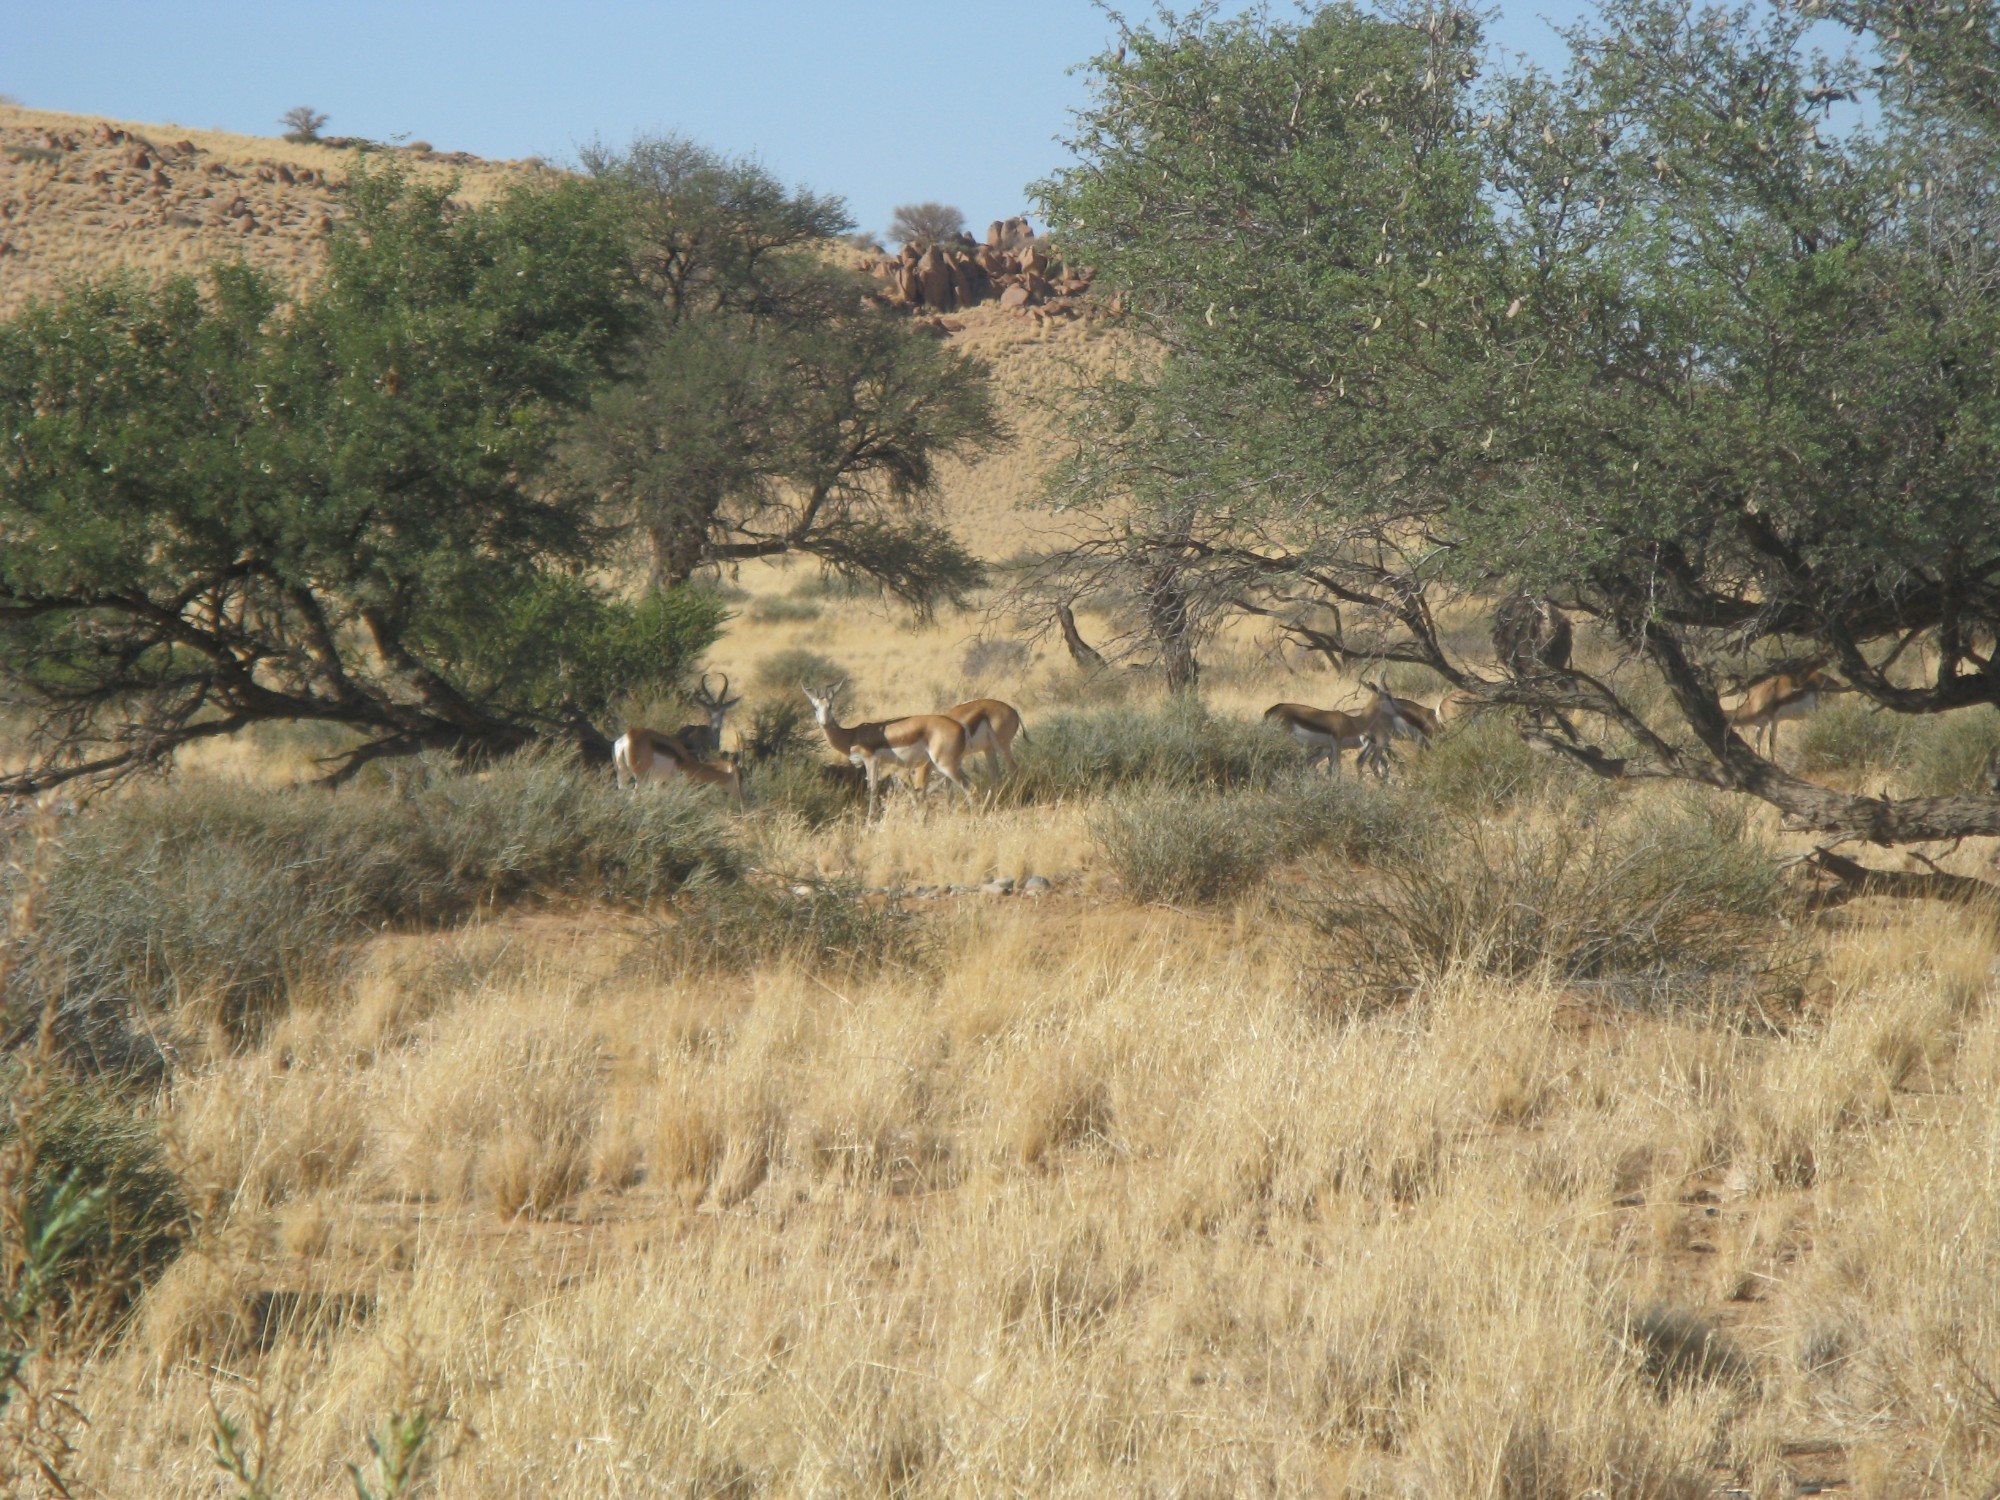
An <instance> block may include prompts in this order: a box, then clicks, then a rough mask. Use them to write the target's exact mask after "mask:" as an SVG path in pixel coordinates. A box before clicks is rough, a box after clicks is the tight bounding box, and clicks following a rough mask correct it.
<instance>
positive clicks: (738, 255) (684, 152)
mask: <svg viewBox="0 0 2000 1500" xmlns="http://www.w3.org/2000/svg"><path fill="white" fill-rule="evenodd" d="M586 164H587V165H588V166H589V168H590V169H591V171H592V172H593V173H594V174H595V175H596V178H597V180H598V181H600V182H601V183H604V184H606V185H608V186H611V187H612V188H614V189H615V190H616V191H617V192H618V193H619V194H620V196H621V197H622V198H623V200H624V201H625V202H626V203H627V204H628V205H629V209H630V212H631V213H632V215H633V219H634V222H635V224H636V226H637V238H638V244H639V249H638V261H639V265H640V268H641V282H642V286H643V288H644V290H645V292H646V294H647V296H648V297H649V298H650V300H651V302H652V304H653V308H654V311H653V316H652V319H651V323H650V326H649V327H648V329H647V331H646V333H645V335H644V336H643V338H642V340H641V344H640V352H639V354H638V355H637V357H636V359H635V361H634V363H633V365H632V367H631V369H630V370H629V371H628V372H627V373H628V378H627V379H625V380H624V381H623V382H622V383H621V384H620V386H619V387H618V388H617V389H616V390H615V391H613V392H610V393H608V394H607V395H606V396H605V397H603V398H602V399H600V400H599V401H597V402H596V403H595V405H594V406H593V409H592V411H591V413H590V415H589V416H588V418H587V419H586V420H585V421H583V422H582V423H581V424H579V426H578V428H577V429H576V432H575V434H574V436H573V438H572V439H571V441H570V442H569V443H568V444H567V445H566V450H565V456H566V464H567V466H568V468H569V470H570V472H571V473H572V474H573V475H575V476H576V477H577V478H578V479H579V480H580V481H581V483H582V484H583V485H584V486H586V487H587V488H589V489H591V490H593V491H595V492H596V493H598V494H600V495H602V496H604V497H605V498H606V499H608V500H609V501H610V502H611V504H612V507H613V513H614V514H615V515H617V516H619V517H621V518H629V520H630V521H631V522H632V523H633V524H634V525H636V527H637V529H638V530H639V531H640V533H641V534H642V535H643V536H644V537H645V539H646V542H647V544H648V547H649V549H650V552H651V556H652V570H653V577H654V580H655V582H656V583H658V584H660V585H662V586H671V585H673V584H677V583H680V582H683V581H685V580H686V579H688V578H689V577H690V576H692V575H693V574H694V572H695V571H696V570H698V569H700V568H702V567H704V566H711V565H717V564H721V565H727V564H729V563H733V562H739V561H743V560H745V559H749V558H755V557H768V556H775V555H778V554H783V553H803V554H805V555H808V556H812V557H817V558H819V559H820V560H821V561H822V562H824V563H825V564H827V565H828V566H830V567H833V568H836V569H838V570H840V571H842V572H845V573H848V574H850V575H853V576H857V577H865V578H868V579H871V580H873V581H875V582H876V583H878V584H880V585H882V586H883V587H884V588H886V589H888V590H889V591H891V592H893V593H895V594H896V595H898V596H899V597H901V598H903V599H905V600H907V601H908V602H909V603H911V604H913V605H914V606H916V607H917V608H918V609H919V610H928V609H930V608H931V607H933V606H935V605H936V604H938V603H941V602H945V601H948V600H957V599H959V598H961V597H962V596H963V595H964V594H965V592H966V591H967V590H968V589H970V588H971V587H973V586H974V585H976V584H977V583H978V582H979V580H980V578H981V577H982V576H983V574H982V571H981V569H980V566H979V563H978V561H977V560H976V559H975V558H974V557H973V556H972V555H971V554H970V553H969V552H967V551H966V550H965V548H964V547H963V546H961V545H960V544H958V543H957V542H956V541H955V540H954V539H953V538H952V537H951V535H950V533H949V531H947V530H946V529H945V528H944V527H942V526H941V525H940V524H939V523H938V521H937V518H936V516H935V514H934V510H933V500H934V495H935V487H936V481H937V466H938V464H939V463H940V462H941V461H943V460H944V459H946V458H947V457H962V458H963V457H973V456H976V455H978V454H980V453H983V452H986V451H989V450H991V449H992V448H994V447H995V446H997V445H998V444H1000V443H1001V442H1003V441H1004V439H1005V436H1006V434H1005V429H1004V427H1003V425H1002V423H1001V421H1000V419H999V417H998V414H997V413H996V411H995V409H994V406H993V401H992V397H991V392H990V384H989V377H988V375H987V372H986V370H985V368H984V367H983V366H982V365H980V364H979V363H978V362H977V361H975V360H973V359H971V358H969V357H967V356H964V355H961V354H959V353H957V352H955V351H953V350H951V349H950V348H948V347H946V346H945V345H943V344H941V343H939V342H938V341H937V340H936V339H935V338H933V337H930V336H929V335H928V334H926V333H920V332H918V331H916V330H914V329H913V328H912V327H911V326H910V325H909V323H908V322H907V321H906V320H899V319H897V318H895V317H894V316H892V315H891V314H889V313H888V312H886V311H885V310H884V309H882V308H880V307H878V306H877V305H875V303H874V302H872V301H871V300H870V299H869V297H868V296H867V291H868V287H867V284H866V282H865V280H864V279H863V278H862V277H860V276H859V275H858V274H857V273H853V272H850V271H846V270H843V269H841V268H839V267H837V266H835V265H832V264H830V263H829V262H828V261H827V260H826V258H825V253H824V240H825V238H826V237H827V236H829V235H832V234H835V233H838V232H840V231H842V230H844V229H846V228H848V227H850V225H849V222H848V219H847V217H846V210H845V208H844V207H843V206H842V205H841V204H840V202H839V200H837V199H831V198H821V197H817V196H815V195H813V194H810V193H807V192H805V191H804V190H799V191H796V192H794V191H790V190H787V189H785V188H784V187H783V186H782V185H780V184H779V183H777V182H776V180H775V179H773V178H772V177H771V176H770V174H769V173H768V172H766V171H765V170H764V169H763V168H762V167H761V166H758V165H757V164H756V163H754V162H744V161H735V160H731V159H729V158H727V157H723V156H720V155H718V154H716V153H714V152H712V151H708V150H706V149H705V148H702V147H699V146H695V145H692V144H690V143H688V142H685V141H681V140H678V139H674V138H666V139H663V140H662V139H653V140H641V141H639V142H637V143H635V144H634V145H633V146H632V147H631V148H630V149H629V150H627V151H625V152H611V151H609V150H605V149H603V148H598V149H596V150H595V151H593V152H592V153H590V154H589V155H588V156H587V157H586Z"/></svg>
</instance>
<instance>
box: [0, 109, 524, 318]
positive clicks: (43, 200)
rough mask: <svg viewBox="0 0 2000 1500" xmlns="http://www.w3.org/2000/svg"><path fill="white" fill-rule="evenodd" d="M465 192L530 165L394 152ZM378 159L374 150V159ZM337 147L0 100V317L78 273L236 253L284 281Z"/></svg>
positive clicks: (308, 267)
mask: <svg viewBox="0 0 2000 1500" xmlns="http://www.w3.org/2000/svg"><path fill="white" fill-rule="evenodd" d="M381 155H393V156H394V157H395V158H396V159H398V160H400V161H403V162H405V163H407V164H409V165H410V166H411V167H412V168H413V169H414V170H417V171H421V172H438V173H451V174H453V175H455V176H457V177H458V179H459V182H460V188H459V191H460V194H461V195H462V196H463V197H464V198H465V200H466V201H467V202H478V201H479V200H480V199H482V198H484V197H486V196H488V195H489V194H491V193H493V192H494V191H496V190H497V189H498V188H499V187H500V186H501V185H502V184H504V183H506V182H508V181H511V180H519V179H520V177H521V176H522V175H523V174H525V173H529V172H532V171H534V170H535V168H534V167H532V166H531V165H530V164H528V163H524V162H486V161H480V160H477V159H476V158H471V157H465V156H460V155H453V156H452V157H450V158H449V159H447V158H443V157H439V156H437V155H436V154H435V153H432V152H428V151H413V150H409V149H400V150H397V151H395V152H393V153H381ZM378 159H379V157H378ZM355 160H356V153H355V152H353V151H350V150H334V149H332V148H329V147H326V146H312V145H305V146H301V145H294V144H293V143H292V142H290V141H285V140H278V139H265V138H263V137H259V136H243V135H230V134H226V133H223V132H220V131H213V130H190V129H187V128H185V127H183V126H180V125H141V124H132V123H129V122H125V121H116V120H106V119H102V118H99V117H97V116H91V115H66V114H57V113H54V112H52V111H48V110H37V109H22V108H19V107H16V106H11V105H7V106H0V317H5V316H6V315H8V314H10V313H13V312H17V311H19V310H20V309H21V308H22V307H23V306H24V305H25V304H26V303H27V302H28V301H30V300H31V299H33V298H36V297H48V296H52V295H54V294H56V293H57V292H59V291H60V290H61V288H62V286H63V285H64V284H65V283H66V282H68V281H71V280H74V279H75V278H77V277H82V276H93V275H102V274H104V273H106V272H109V271H113V270H118V269H130V270H134V271H138V272H141V273H144V274H152V275H163V274H168V273H172V272H188V271H196V270H199V269H200V268H201V267H202V266H203V265H206V264H207V263H209V262H210V261H213V260H218V259H224V258H234V257H241V258H243V259H245V260H248V261H249V262H250V263H251V264H252V265H255V266H258V267H260V268H262V269H264V270H268V271H271V272H273V273H274V274H276V275H279V276H281V277H283V278H285V279H286V280H287V281H291V282H297V281H300V280H303V279H304V278H305V277H307V276H309V275H310V274H311V273H312V271H313V270H314V269H315V268H316V267H317V266H318V264H319V261H320V256H321V248H320V247H321V243H322V241H323V239H324V237H325V234H326V231H327V227H328V225H329V224H330V223H331V222H332V221H333V220H334V219H337V218H338V217H339V215H340V196H341V189H342V187H343V185H344V183H345V181H346V178H347V174H348V171H349V170H350V169H351V168H352V166H353V164H354V162H355Z"/></svg>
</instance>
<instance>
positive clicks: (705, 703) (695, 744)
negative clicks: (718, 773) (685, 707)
mask: <svg viewBox="0 0 2000 1500" xmlns="http://www.w3.org/2000/svg"><path fill="white" fill-rule="evenodd" d="M721 677H722V686H721V688H719V689H716V690H711V689H710V688H709V685H708V673H706V672H704V673H702V674H701V686H700V687H699V688H697V689H696V690H695V694H694V705H695V707H696V708H699V709H701V710H702V711H703V712H705V713H706V714H707V715H708V719H707V721H706V722H704V723H698V724H683V725H681V727H680V728H679V729H676V730H675V731H674V733H673V738H674V739H675V740H677V741H678V742H679V743H680V744H682V745H684V746H685V747H686V748H687V749H689V750H691V751H693V752H694V753H695V754H696V755H697V756H702V755H720V754H721V753H722V721H723V720H724V719H725V718H727V717H728V716H729V710H730V709H732V708H734V707H736V705H737V704H739V703H741V702H742V701H743V699H742V697H741V696H740V695H739V696H737V697H734V698H732V697H730V696H729V674H728V673H727V672H724V673H722V674H721Z"/></svg>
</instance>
